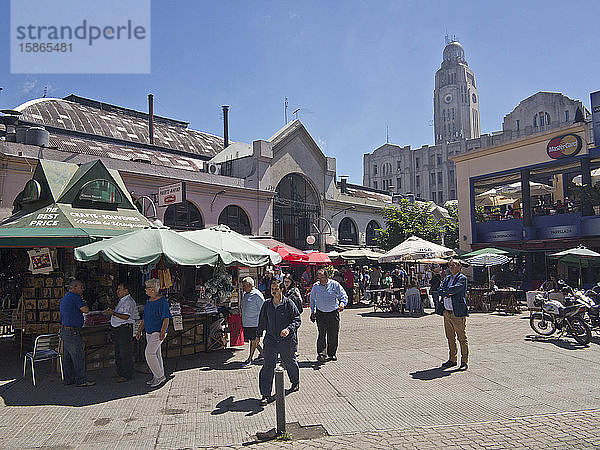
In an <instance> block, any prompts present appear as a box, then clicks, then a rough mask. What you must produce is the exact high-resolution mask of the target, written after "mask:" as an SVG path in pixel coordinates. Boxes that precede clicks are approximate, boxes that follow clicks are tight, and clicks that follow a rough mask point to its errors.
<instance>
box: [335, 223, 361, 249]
mask: <svg viewBox="0 0 600 450" xmlns="http://www.w3.org/2000/svg"><path fill="white" fill-rule="evenodd" d="M338 241H339V243H340V244H353V245H357V244H358V234H357V233H356V225H354V222H353V221H352V219H350V218H349V217H344V218H343V219H342V221H341V222H340V225H339V227H338Z"/></svg>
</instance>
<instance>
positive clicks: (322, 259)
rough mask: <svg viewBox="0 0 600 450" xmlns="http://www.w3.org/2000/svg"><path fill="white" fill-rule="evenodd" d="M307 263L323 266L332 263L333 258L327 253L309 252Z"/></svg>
mask: <svg viewBox="0 0 600 450" xmlns="http://www.w3.org/2000/svg"><path fill="white" fill-rule="evenodd" d="M307 263H308V264H310V265H314V266H322V265H325V264H331V259H330V258H329V256H327V254H326V253H322V252H312V253H309V254H308V261H307Z"/></svg>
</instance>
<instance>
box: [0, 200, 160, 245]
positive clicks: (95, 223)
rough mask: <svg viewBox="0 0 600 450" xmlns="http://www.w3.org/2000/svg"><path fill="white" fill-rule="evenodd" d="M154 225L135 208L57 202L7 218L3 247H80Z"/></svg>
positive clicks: (0, 240) (0, 237)
mask: <svg viewBox="0 0 600 450" xmlns="http://www.w3.org/2000/svg"><path fill="white" fill-rule="evenodd" d="M150 225H151V224H150V222H148V219H146V218H145V217H144V216H143V215H142V214H140V213H139V212H138V211H137V210H133V209H117V210H114V211H113V210H101V209H87V208H74V207H72V206H71V205H67V204H60V203H54V204H52V205H50V206H47V207H44V208H41V209H38V210H35V211H33V212H29V213H18V214H15V215H14V216H12V217H9V218H8V219H6V220H5V221H4V222H3V223H2V225H1V226H0V246H1V247H78V246H80V245H85V244H89V243H91V242H94V241H97V240H99V239H105V238H108V237H113V236H118V235H120V234H123V233H128V232H130V231H132V230H135V229H142V228H144V227H149V226H150Z"/></svg>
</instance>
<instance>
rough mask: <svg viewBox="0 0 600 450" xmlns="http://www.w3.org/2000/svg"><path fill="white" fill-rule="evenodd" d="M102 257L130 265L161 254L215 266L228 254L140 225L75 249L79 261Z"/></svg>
mask: <svg viewBox="0 0 600 450" xmlns="http://www.w3.org/2000/svg"><path fill="white" fill-rule="evenodd" d="M100 255H102V256H103V257H104V259H107V260H109V261H112V262H115V263H118V264H128V265H133V266H145V265H146V264H150V263H155V262H157V261H158V260H160V258H161V257H164V258H165V260H166V261H167V262H169V263H171V264H179V265H182V266H201V265H204V264H208V265H211V266H214V265H215V264H216V263H217V262H218V261H219V258H221V259H223V260H224V262H225V261H230V260H231V259H232V258H231V255H230V254H229V253H227V252H219V251H217V250H214V249H212V248H208V247H206V246H203V245H201V244H199V243H196V242H193V241H190V240H189V239H187V238H185V237H184V236H182V234H181V233H177V232H176V231H173V230H171V229H169V228H143V229H141V230H137V231H132V232H131V233H127V234H122V235H120V236H116V237H113V238H110V239H105V240H103V241H99V242H94V243H92V244H87V245H84V246H82V247H78V248H76V249H75V259H76V260H78V261H93V260H97V259H98V258H99V256H100Z"/></svg>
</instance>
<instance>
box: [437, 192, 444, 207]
mask: <svg viewBox="0 0 600 450" xmlns="http://www.w3.org/2000/svg"><path fill="white" fill-rule="evenodd" d="M438 201H439V202H440V205H441V204H442V203H444V192H443V191H439V192H438Z"/></svg>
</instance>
